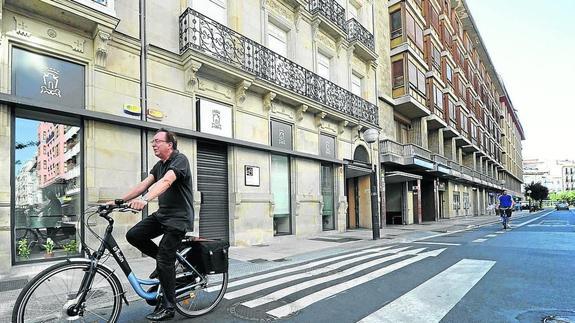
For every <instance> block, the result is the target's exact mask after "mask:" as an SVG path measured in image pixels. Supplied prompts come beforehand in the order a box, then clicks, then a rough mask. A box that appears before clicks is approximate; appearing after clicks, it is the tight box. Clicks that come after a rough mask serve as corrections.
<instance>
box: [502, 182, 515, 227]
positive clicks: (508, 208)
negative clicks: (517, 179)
mask: <svg viewBox="0 0 575 323" xmlns="http://www.w3.org/2000/svg"><path fill="white" fill-rule="evenodd" d="M514 204H515V202H513V197H511V195H509V194H507V191H503V194H501V196H499V215H500V216H501V220H502V222H503V227H504V228H507V222H508V221H509V217H511V213H512V212H513V205H514ZM504 217H505V218H504Z"/></svg>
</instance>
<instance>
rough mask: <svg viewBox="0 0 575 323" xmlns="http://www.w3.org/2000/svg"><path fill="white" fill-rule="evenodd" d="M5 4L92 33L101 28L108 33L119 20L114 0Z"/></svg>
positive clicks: (15, 0)
mask: <svg viewBox="0 0 575 323" xmlns="http://www.w3.org/2000/svg"><path fill="white" fill-rule="evenodd" d="M6 4H12V5H14V6H15V7H18V8H22V9H24V10H26V11H27V12H29V13H36V14H39V15H40V16H41V17H43V18H47V19H51V20H54V21H57V22H60V23H63V24H66V25H69V26H71V27H73V28H78V29H80V30H84V31H89V32H92V33H95V32H97V31H98V30H103V31H104V32H106V33H108V34H109V33H111V32H112V30H114V29H115V28H116V26H117V25H118V23H119V22H120V19H118V18H116V9H115V0H70V1H61V0H28V1H21V0H6ZM78 46H79V45H78ZM82 46H83V45H82ZM78 50H79V48H78ZM82 50H83V48H82Z"/></svg>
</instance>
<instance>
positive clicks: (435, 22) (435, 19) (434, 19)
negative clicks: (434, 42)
mask: <svg viewBox="0 0 575 323" xmlns="http://www.w3.org/2000/svg"><path fill="white" fill-rule="evenodd" d="M430 7H431V26H432V27H433V28H434V29H435V32H437V33H439V30H440V29H439V13H438V12H437V10H435V8H434V7H433V6H430Z"/></svg>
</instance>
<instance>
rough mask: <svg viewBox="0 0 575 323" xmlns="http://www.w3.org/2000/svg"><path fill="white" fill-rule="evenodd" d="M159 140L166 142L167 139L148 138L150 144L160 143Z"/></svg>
mask: <svg viewBox="0 0 575 323" xmlns="http://www.w3.org/2000/svg"><path fill="white" fill-rule="evenodd" d="M160 142H167V141H166V140H161V139H152V140H150V144H152V145H154V144H155V145H157V144H158V143H160Z"/></svg>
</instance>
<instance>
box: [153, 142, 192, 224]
mask: <svg viewBox="0 0 575 323" xmlns="http://www.w3.org/2000/svg"><path fill="white" fill-rule="evenodd" d="M169 170H173V171H174V173H175V174H176V180H175V181H174V183H172V185H171V186H170V187H168V189H167V190H166V191H165V192H164V193H162V194H160V196H158V202H159V206H160V208H159V209H158V212H157V213H156V217H157V218H158V220H159V221H160V222H161V223H162V224H163V225H167V226H170V227H175V228H177V229H181V230H193V229H194V210H193V209H192V171H191V170H190V163H189V162H188V158H186V156H185V155H184V154H181V153H180V152H178V151H177V150H174V152H173V153H172V154H171V155H170V158H168V160H166V161H165V162H163V161H161V160H160V161H158V162H157V163H156V165H154V167H153V168H152V170H151V171H150V174H152V175H154V181H155V182H157V181H159V180H160V179H161V178H162V177H164V175H166V173H167V172H168V171H169Z"/></svg>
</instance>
